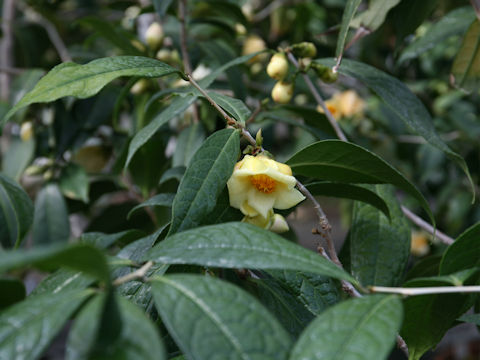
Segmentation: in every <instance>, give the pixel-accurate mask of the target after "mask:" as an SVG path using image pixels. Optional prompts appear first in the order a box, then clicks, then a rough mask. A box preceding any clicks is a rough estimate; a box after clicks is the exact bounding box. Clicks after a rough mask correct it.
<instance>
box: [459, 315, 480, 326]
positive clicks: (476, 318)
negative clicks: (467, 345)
mask: <svg viewBox="0 0 480 360" xmlns="http://www.w3.org/2000/svg"><path fill="white" fill-rule="evenodd" d="M457 320H458V321H463V322H467V323H471V324H475V325H477V326H480V314H465V315H462V316H460V317H459V318H458V319H457Z"/></svg>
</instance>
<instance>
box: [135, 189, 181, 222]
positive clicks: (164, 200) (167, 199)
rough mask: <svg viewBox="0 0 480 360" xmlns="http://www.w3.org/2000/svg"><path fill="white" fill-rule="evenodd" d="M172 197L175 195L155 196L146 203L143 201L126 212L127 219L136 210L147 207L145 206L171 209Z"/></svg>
mask: <svg viewBox="0 0 480 360" xmlns="http://www.w3.org/2000/svg"><path fill="white" fill-rule="evenodd" d="M174 197H175V194H170V193H166V194H157V195H155V196H154V197H152V198H150V199H148V200H147V201H144V202H143V203H141V204H138V205H137V206H135V207H134V208H133V209H132V210H130V211H129V212H128V215H127V219H130V216H132V214H133V213H134V212H136V211H137V210H139V209H142V208H144V207H147V206H166V207H172V203H173V198H174Z"/></svg>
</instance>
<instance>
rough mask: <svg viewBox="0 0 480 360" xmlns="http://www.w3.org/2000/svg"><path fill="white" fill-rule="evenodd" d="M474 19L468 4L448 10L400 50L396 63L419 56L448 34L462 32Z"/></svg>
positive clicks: (447, 36)
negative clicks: (422, 33)
mask: <svg viewBox="0 0 480 360" xmlns="http://www.w3.org/2000/svg"><path fill="white" fill-rule="evenodd" d="M416 2H418V1H416ZM474 20H475V12H474V11H472V8H471V7H470V6H465V7H461V8H458V9H455V10H453V11H451V12H449V13H448V14H447V15H445V16H443V17H442V18H441V19H440V20H438V21H437V22H436V23H435V24H433V25H432V26H431V27H430V28H429V29H428V30H427V32H426V33H425V34H424V35H423V36H421V37H418V38H416V39H415V40H413V41H412V42H411V43H410V44H409V45H408V46H407V47H406V48H405V49H404V50H403V51H402V54H401V55H400V58H399V59H398V63H399V64H401V63H403V62H405V61H407V60H410V59H414V58H416V57H418V56H420V55H421V54H423V53H424V52H426V51H428V50H430V49H431V48H433V47H434V46H435V45H437V44H440V43H441V42H442V41H444V40H446V39H448V38H449V37H450V36H453V35H457V34H463V33H464V32H465V31H467V28H468V27H469V26H470V24H471V23H472V21H474Z"/></svg>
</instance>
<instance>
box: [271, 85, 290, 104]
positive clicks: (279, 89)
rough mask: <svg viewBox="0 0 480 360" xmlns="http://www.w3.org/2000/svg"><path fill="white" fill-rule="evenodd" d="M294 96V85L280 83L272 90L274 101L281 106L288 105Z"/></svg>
mask: <svg viewBox="0 0 480 360" xmlns="http://www.w3.org/2000/svg"><path fill="white" fill-rule="evenodd" d="M292 96H293V84H292V83H287V82H283V81H279V82H277V83H276V84H275V86H274V87H273V89H272V99H273V101H275V102H276V103H279V104H287V103H288V102H290V100H291V99H292Z"/></svg>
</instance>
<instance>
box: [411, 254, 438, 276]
mask: <svg viewBox="0 0 480 360" xmlns="http://www.w3.org/2000/svg"><path fill="white" fill-rule="evenodd" d="M440 260H442V256H441V255H432V256H428V257H426V258H425V259H422V260H420V261H419V262H417V263H416V264H415V265H414V266H413V267H412V268H411V269H410V271H409V272H408V273H407V275H406V277H405V279H406V280H412V279H414V278H417V277H427V276H435V275H437V274H438V272H439V270H440Z"/></svg>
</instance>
